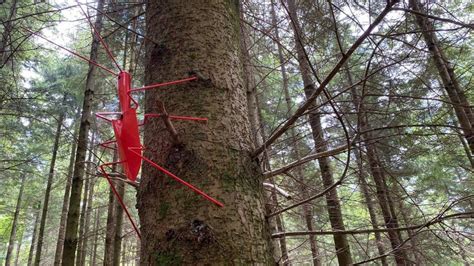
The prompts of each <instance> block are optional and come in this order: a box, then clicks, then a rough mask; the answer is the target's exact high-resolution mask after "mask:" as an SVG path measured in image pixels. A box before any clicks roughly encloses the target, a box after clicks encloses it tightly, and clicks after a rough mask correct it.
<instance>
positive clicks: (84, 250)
mask: <svg viewBox="0 0 474 266" xmlns="http://www.w3.org/2000/svg"><path fill="white" fill-rule="evenodd" d="M92 143H94V138H92ZM91 148H92V147H91ZM89 161H90V162H92V156H89ZM89 166H90V167H89V170H88V171H89V173H91V171H92V170H93V167H92V165H91V164H89ZM89 179H90V180H89V182H90V183H89V191H88V193H87V195H88V196H87V208H86V215H85V216H86V217H85V222H84V237H83V239H82V253H81V263H82V264H81V265H85V264H86V255H87V244H88V242H89V237H90V236H91V231H90V229H89V228H90V220H91V216H92V201H93V198H94V187H95V181H96V177H95V173H91V174H89ZM84 197H86V196H85V195H84Z"/></svg>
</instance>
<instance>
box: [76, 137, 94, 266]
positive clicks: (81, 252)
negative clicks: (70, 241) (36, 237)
mask: <svg viewBox="0 0 474 266" xmlns="http://www.w3.org/2000/svg"><path fill="white" fill-rule="evenodd" d="M94 139H95V132H94V133H92V138H91V143H90V145H89V155H88V156H87V167H86V169H87V171H86V183H85V186H84V196H83V198H82V208H81V216H80V219H79V243H78V245H77V254H76V260H77V262H76V265H77V266H83V265H84V264H85V262H84V261H83V259H84V258H85V256H86V250H85V247H84V243H85V242H86V241H87V240H86V239H87V237H88V236H87V213H88V209H89V202H90V201H91V200H92V199H91V198H90V194H89V193H90V192H91V187H92V186H93V185H92V177H91V175H90V174H89V173H90V170H91V165H92V164H91V162H92V154H93V148H94Z"/></svg>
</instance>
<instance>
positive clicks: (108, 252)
mask: <svg viewBox="0 0 474 266" xmlns="http://www.w3.org/2000/svg"><path fill="white" fill-rule="evenodd" d="M117 160H118V155H117V152H116V151H115V152H114V157H113V160H112V161H114V162H116V161H117ZM116 171H117V165H116V164H114V165H112V172H116ZM113 183H114V184H116V183H118V182H113ZM115 211H116V209H115V196H114V192H113V191H112V188H109V201H108V204H107V225H106V229H105V245H104V265H106V266H108V265H112V264H113V261H114V240H115V217H116V216H115Z"/></svg>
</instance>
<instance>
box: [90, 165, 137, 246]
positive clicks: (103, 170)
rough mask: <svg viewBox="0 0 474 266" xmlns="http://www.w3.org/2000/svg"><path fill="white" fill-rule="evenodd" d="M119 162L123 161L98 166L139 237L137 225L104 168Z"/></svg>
mask: <svg viewBox="0 0 474 266" xmlns="http://www.w3.org/2000/svg"><path fill="white" fill-rule="evenodd" d="M121 163H123V162H112V163H105V164H102V165H100V166H99V168H100V171H101V172H102V174H103V175H104V176H105V178H106V179H107V181H108V182H109V185H110V188H112V191H113V192H114V195H115V197H116V198H117V200H118V201H119V203H120V206H121V207H122V209H123V210H124V211H125V213H126V214H127V217H128V220H129V221H130V223H131V224H132V227H133V229H134V230H135V232H136V233H137V236H138V238H140V239H141V238H142V236H141V235H140V231H139V230H138V227H137V225H136V224H135V222H134V221H133V218H132V216H131V215H130V212H128V209H127V206H125V203H124V202H123V199H122V197H120V195H119V194H118V192H117V190H116V189H115V186H114V184H113V183H112V180H111V179H110V176H109V174H107V172H106V171H105V169H104V166H110V165H114V164H121Z"/></svg>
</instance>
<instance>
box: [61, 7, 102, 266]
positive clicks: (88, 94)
mask: <svg viewBox="0 0 474 266" xmlns="http://www.w3.org/2000/svg"><path fill="white" fill-rule="evenodd" d="M104 2H105V0H99V1H98V3H97V16H96V21H95V29H96V30H97V31H98V32H100V31H101V29H102V17H103V16H102V13H103V10H104ZM98 47H99V40H98V38H97V36H95V35H94V39H93V42H92V45H91V53H90V59H91V60H92V61H96V60H97V50H98ZM94 72H95V67H94V66H93V65H92V64H91V65H90V66H89V72H88V73H87V79H86V88H85V92H84V103H83V107H82V115H81V124H80V127H79V137H78V141H77V151H76V156H75V157H76V159H75V163H74V174H73V179H72V185H71V197H70V201H69V211H68V215H67V224H66V237H65V241H64V250H63V256H62V264H63V265H74V260H75V253H76V248H77V229H78V222H79V209H80V202H81V192H82V185H83V177H84V168H85V165H84V160H85V158H86V149H87V141H88V140H87V137H88V135H89V128H90V121H89V120H90V119H91V111H92V101H93V97H94Z"/></svg>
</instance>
